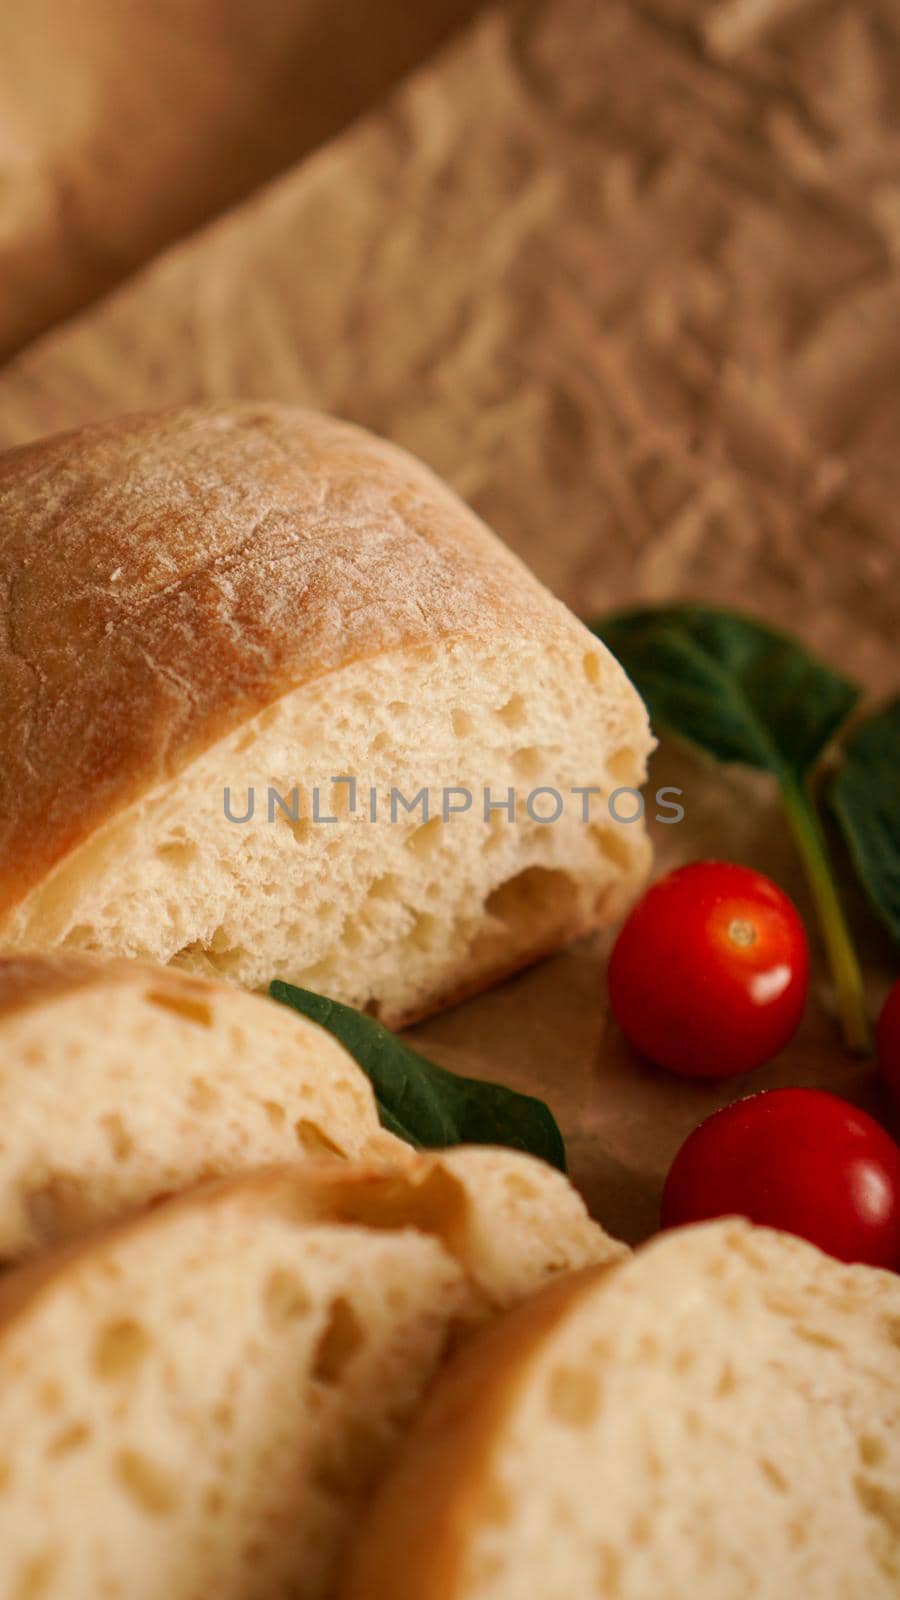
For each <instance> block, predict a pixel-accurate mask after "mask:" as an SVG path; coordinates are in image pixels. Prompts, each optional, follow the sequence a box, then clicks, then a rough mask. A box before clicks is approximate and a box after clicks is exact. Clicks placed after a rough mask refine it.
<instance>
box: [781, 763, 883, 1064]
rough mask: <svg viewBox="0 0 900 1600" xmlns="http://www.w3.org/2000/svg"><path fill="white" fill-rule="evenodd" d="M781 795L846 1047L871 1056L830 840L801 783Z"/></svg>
mask: <svg viewBox="0 0 900 1600" xmlns="http://www.w3.org/2000/svg"><path fill="white" fill-rule="evenodd" d="M782 793H783V797H784V805H785V810H786V812H787V817H788V822H789V823H790V826H791V831H792V833H793V835H794V841H795V843H796V845H797V849H798V850H799V852H800V857H801V860H802V862H803V866H804V870H805V872H806V877H807V882H808V883H809V887H810V890H811V893H812V897H813V901H814V902H815V907H816V912H817V913H818V917H819V924H820V927H821V929H822V937H823V940H824V942H825V949H826V951H827V954H828V962H829V966H830V967H831V975H832V978H833V979H834V989H835V996H836V999H837V1007H838V1012H839V1014H840V1018H841V1025H842V1028H843V1032H844V1039H845V1040H846V1043H847V1048H848V1049H849V1050H852V1051H853V1052H854V1054H856V1055H868V1054H869V1053H870V1052H871V1049H872V1039H871V1033H870V1030H869V1019H868V1017H867V1015H866V1000H865V991H864V988H863V979H862V972H861V971H860V966H859V961H858V960H857V956H856V951H855V950H854V948H853V941H852V940H851V938H850V931H849V929H848V927H847V923H846V919H845V917H844V912H843V908H842V906H841V902H840V900H839V898H838V893H837V889H836V887H835V882H834V876H833V874H832V870H831V864H830V862H829V860H828V848H827V845H826V843H825V835H824V833H823V832H822V827H821V824H820V822H819V819H818V817H817V816H816V813H815V811H814V810H813V807H812V802H811V800H810V798H809V796H808V795H807V794H806V792H805V790H804V789H803V788H802V786H801V785H800V784H796V785H795V784H789V783H788V784H784V785H783V788H782Z"/></svg>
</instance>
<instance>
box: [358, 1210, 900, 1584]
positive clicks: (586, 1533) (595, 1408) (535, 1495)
mask: <svg viewBox="0 0 900 1600" xmlns="http://www.w3.org/2000/svg"><path fill="white" fill-rule="evenodd" d="M898 1313H900V1284H898V1280H897V1279H896V1277H894V1276H893V1275H890V1274H887V1273H882V1272H876V1271H874V1270H872V1269H869V1268H866V1267H847V1266H844V1265H842V1264H840V1263H838V1262H836V1261H833V1260H831V1259H830V1258H827V1257H825V1256H822V1255H821V1254H820V1253H819V1252H818V1251H816V1250H815V1249H813V1248H812V1247H811V1246H809V1245H806V1244H805V1243H803V1242H801V1241H799V1240H795V1239H791V1238H789V1237H787V1236H784V1235H778V1234H774V1233H771V1232H768V1231H767V1230H763V1229H752V1228H750V1227H749V1226H748V1225H746V1224H743V1223H740V1222H723V1223H716V1224H711V1225H707V1226H704V1227H700V1228H694V1229H689V1230H683V1231H681V1232H678V1233H673V1234H669V1235H666V1236H664V1237H662V1238H661V1239H659V1240H658V1241H656V1242H653V1243H651V1244H650V1245H648V1246H645V1247H644V1248H643V1249H642V1250H640V1251H639V1252H638V1253H637V1254H636V1255H635V1256H634V1257H633V1258H631V1259H630V1260H627V1261H625V1262H624V1263H622V1264H620V1265H618V1266H614V1267H613V1268H612V1270H611V1271H599V1272H590V1273H587V1274H584V1275H583V1276H582V1277H581V1278H580V1279H578V1280H574V1281H573V1283H572V1284H571V1285H570V1286H569V1287H567V1286H566V1284H565V1282H563V1283H562V1284H557V1285H554V1286H553V1287H552V1288H551V1289H549V1290H548V1291H546V1292H545V1295H542V1296H538V1297H537V1299H536V1300H534V1301H532V1302H531V1303H530V1304H529V1305H528V1306H525V1307H522V1308H520V1309H519V1310H518V1311H516V1312H513V1313H512V1314H511V1315H510V1316H509V1317H508V1318H506V1319H504V1322H503V1323H501V1324H498V1325H495V1327H494V1328H493V1329H491V1330H488V1332H487V1333H486V1334H485V1335H484V1336H482V1338H481V1340H480V1343H479V1344H478V1345H477V1347H475V1346H473V1347H470V1348H469V1350H468V1351H464V1352H463V1353H462V1354H461V1356H460V1357H458V1358H457V1360H456V1362H455V1363H452V1364H451V1366H450V1368H449V1369H448V1371H447V1372H446V1373H445V1374H444V1375H443V1376H442V1378H441V1379H439V1381H438V1382H437V1383H436V1385H435V1387H434V1390H433V1393H432V1397H431V1399H430V1400H429V1402H428V1403H427V1404H426V1407H425V1411H424V1414H423V1416H422V1419H421V1421H420V1422H418V1423H417V1424H416V1425H415V1426H414V1428H413V1431H412V1435H411V1437H410V1440H409V1441H408V1443H407V1444H405V1445H404V1449H403V1451H402V1452H401V1454H400V1456H399V1459H398V1464H397V1466H396V1468H395V1470H394V1472H393V1474H389V1475H388V1478H387V1481H386V1482H385V1484H384V1486H383V1487H382V1489H381V1490H380V1491H379V1492H378V1493H377V1494H376V1497H375V1501H374V1506H373V1509H372V1512H371V1514H370V1516H369V1518H368V1521H367V1523H366V1524H364V1527H363V1532H362V1538H361V1541H360V1546H359V1550H358V1553H357V1556H356V1559H355V1565H354V1567H353V1572H352V1574H351V1581H349V1582H348V1585H347V1587H346V1588H345V1589H344V1590H342V1596H344V1597H345V1600H362V1597H363V1596H365V1595H372V1594H375V1593H378V1594H380V1595H383V1596H384V1600H411V1597H412V1596H413V1595H415V1596H416V1597H417V1600H437V1597H438V1596H440V1600H521V1597H523V1596H525V1595H530V1594H534V1595H540V1596H541V1597H542V1600H571V1597H573V1596H576V1595H577V1596H582V1595H595V1596H597V1597H598V1600H660V1597H661V1596H679V1597H680V1596H690V1597H691V1600H747V1597H749V1596H751V1595H754V1596H755V1595H758V1596H760V1597H762V1596H765V1597H766V1600H792V1597H795V1596H797V1595H804V1596H805V1595H815V1596H816V1597H817V1600H856V1597H862V1596H863V1595H864V1596H865V1597H866V1600H888V1597H889V1596H891V1597H893V1596H896V1595H897V1594H898V1592H900V1362H898V1353H900V1320H898ZM404 1496H412V1497H414V1499H415V1505H416V1509H415V1511H413V1510H412V1509H410V1510H404ZM417 1518H418V1520H419V1527H418V1528H417V1525H416V1519H417ZM420 1530H421V1531H420ZM401 1548H403V1549H405V1551H406V1562H405V1565H403V1564H401V1563H400V1551H401ZM395 1564H396V1565H395ZM394 1570H396V1571H397V1572H398V1574H401V1575H400V1576H398V1578H397V1580H396V1582H394V1581H393V1580H391V1578H390V1573H391V1572H392V1571H394ZM373 1583H375V1584H376V1585H377V1584H379V1583H380V1585H381V1587H377V1586H376V1587H372V1584H373ZM367 1585H368V1587H367Z"/></svg>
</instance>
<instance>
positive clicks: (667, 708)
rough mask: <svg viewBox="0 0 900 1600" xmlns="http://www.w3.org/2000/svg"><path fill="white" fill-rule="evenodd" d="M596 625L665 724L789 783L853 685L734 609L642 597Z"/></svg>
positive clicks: (850, 702)
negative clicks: (656, 602)
mask: <svg viewBox="0 0 900 1600" xmlns="http://www.w3.org/2000/svg"><path fill="white" fill-rule="evenodd" d="M593 631H594V632H595V633H596V634H597V635H598V637H599V638H601V639H602V640H603V641H604V643H605V644H607V645H608V646H609V648H610V650H611V651H612V653H613V655H614V656H616V657H617V658H618V660H619V661H621V663H622V666H623V667H624V668H625V671H626V672H627V673H628V676H629V677H630V678H631V679H632V681H633V682H634V684H635V685H636V687H637V688H638V690H639V691H640V693H641V694H642V695H643V697H644V699H645V700H646V702H647V707H648V709H649V711H650V715H651V718H652V719H653V720H654V721H655V722H658V723H659V725H660V726H661V727H665V728H668V729H669V730H670V731H671V732H672V733H674V734H677V735H679V736H680V737H681V738H683V739H686V740H688V741H689V743H691V744H693V745H697V746H698V747H699V748H700V749H701V750H706V751H708V752H709V754H710V755H713V756H715V757H716V759H717V760H719V761H740V762H743V763H744V764H745V765H747V766H751V767H760V768H762V769H763V771H765V772H773V773H775V775H776V776H777V777H779V778H781V779H782V780H789V781H792V782H793V783H795V784H796V783H801V782H802V780H803V779H804V777H805V776H806V774H807V772H808V771H809V769H810V768H811V767H812V765H813V764H814V762H815V761H816V760H817V758H818V757H819V756H820V755H821V753H822V751H823V749H824V748H825V746H826V745H827V743H828V741H829V740H830V739H831V738H832V736H833V735H834V733H835V732H836V731H837V729H838V728H839V727H840V725H841V723H842V722H843V721H844V720H845V718H846V717H847V716H849V714H850V712H851V711H852V709H853V707H854V705H855V703H856V700H857V698H858V694H859V691H858V689H857V688H856V686H855V684H852V683H850V682H849V681H848V679H846V678H844V677H841V676H840V674H839V673H836V672H833V671H832V669H831V668H830V667H828V666H826V665H825V663H824V662H822V661H818V660H817V659H816V658H815V657H814V656H811V655H809V653H808V652H807V651H806V650H805V649H804V648H803V646H802V645H801V644H800V643H799V642H798V641H797V640H795V639H791V638H790V637H788V635H786V634H782V633H778V632H776V631H775V630H774V629H772V628H768V627H766V626H764V625H763V624H762V623H760V622H757V621H755V619H754V618H752V617H748V616H743V615H742V614H741V613H740V612H736V611H720V610H716V609H714V608H712V607H711V606H704V605H697V604H683V605H673V606H665V607H658V608H643V607H642V608H639V609H636V610H632V611H623V612H619V613H617V614H616V615H613V616H611V617H606V618H604V619H603V620H602V621H600V622H597V623H595V624H594V625H593Z"/></svg>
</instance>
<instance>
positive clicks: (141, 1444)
mask: <svg viewBox="0 0 900 1600" xmlns="http://www.w3.org/2000/svg"><path fill="white" fill-rule="evenodd" d="M485 1159H486V1158H485ZM503 1159H504V1160H506V1157H504V1158H503ZM511 1159H512V1160H513V1161H514V1160H515V1158H511ZM479 1160H481V1157H479ZM460 1161H463V1162H464V1157H462V1156H457V1157H454V1162H455V1163H456V1164H457V1165H458V1164H459V1162H460ZM530 1165H532V1164H530V1163H526V1167H527V1166H530ZM535 1165H536V1164H535ZM439 1171H440V1168H439V1167H438V1166H436V1165H433V1166H432V1167H431V1168H430V1175H429V1173H428V1172H426V1171H424V1169H423V1173H422V1177H421V1180H417V1181H416V1182H414V1183H411V1184H408V1185H406V1187H405V1188H404V1185H403V1182H402V1180H399V1179H396V1178H395V1179H392V1178H390V1177H389V1176H387V1177H385V1176H382V1177H380V1178H379V1177H377V1176H370V1177H369V1178H368V1179H367V1178H365V1177H363V1176H362V1175H356V1177H353V1176H352V1169H351V1168H349V1167H348V1168H346V1169H344V1172H343V1176H342V1175H341V1173H340V1172H329V1170H328V1169H327V1168H318V1167H317V1166H316V1165H315V1164H309V1165H308V1166H306V1167H303V1168H293V1169H285V1168H282V1169H278V1170H271V1171H269V1172H267V1173H264V1174H260V1175H254V1176H248V1177H243V1178H232V1179H225V1180H220V1181H219V1182H217V1183H213V1184H209V1185H205V1186H202V1187H201V1188H200V1189H199V1190H195V1191H194V1192H192V1193H191V1194H189V1195H187V1196H184V1197H181V1198H179V1199H176V1200H170V1201H167V1202H164V1203H163V1204H161V1205H159V1206H157V1207H155V1208H154V1209H152V1210H151V1211H149V1212H147V1213H145V1214H144V1215H143V1216H141V1217H139V1218H137V1219H134V1220H132V1221H131V1222H129V1223H125V1224H121V1225H119V1226H118V1227H115V1228H112V1229H109V1230H107V1231H104V1232H101V1233H99V1234H95V1235H94V1236H93V1237H92V1238H91V1239H90V1240H88V1241H87V1242H85V1243H84V1244H82V1245H69V1246H62V1247H58V1248H57V1249H56V1250H50V1251H47V1252H45V1253H44V1254H43V1255H41V1256H38V1257H36V1258H34V1260H33V1261H31V1262H28V1263H26V1264H25V1265H23V1266H20V1267H18V1268H16V1269H13V1270H11V1271H9V1272H7V1273H6V1275H5V1276H4V1277H3V1278H2V1279H0V1592H2V1593H3V1594H4V1595H13V1596H15V1597H16V1600H24V1597H27V1600H98V1597H99V1596H103V1597H104V1600H210V1596H213V1595H215V1596H216V1600H298V1597H301V1596H302V1597H303V1600H319V1597H320V1596H326V1595H328V1594H330V1593H332V1592H333V1584H334V1581H335V1577H336V1573H337V1570H338V1567H339V1565H340V1563H341V1560H342V1557H343V1554H344V1553H345V1551H346V1546H347V1543H348V1541H349V1538H350V1536H351V1534H352V1532H353V1531H354V1529H355V1527H356V1524H357V1521H358V1518H359V1515H360V1506H361V1502H362V1499H363V1498H364V1496H365V1495H366V1493H367V1492H368V1490H369V1489H370V1487H371V1484H372V1481H373V1478H374V1477H375V1475H376V1474H377V1472H378V1471H379V1469H380V1468H381V1466H382V1465H383V1463H384V1461H385V1459H386V1458H387V1455H388V1454H389V1452H390V1450H391V1448H392V1447H393V1446H394V1445H395V1443H396V1440H397V1437H398V1435H399V1433H400V1431H401V1429H402V1428H403V1426H404V1425H405V1424H406V1422H407V1421H408V1419H409V1417H410V1414H411V1413H412V1411H413V1409H414V1408H415V1406H416V1404H417V1403H418V1401H419V1400H420V1398H421V1395H422V1392H423V1390H424V1388H425V1385H426V1383H427V1382H428V1381H429V1379H430V1378H431V1376H432V1375H433V1373H434V1371H435V1369H436V1367H437V1366H438V1364H439V1362H440V1361H441V1359H442V1357H443V1354H444V1351H445V1348H446V1345H447V1343H448V1341H449V1340H450V1339H451V1338H452V1337H454V1335H456V1334H457V1332H458V1331H459V1330H461V1329H463V1328H465V1327H466V1326H467V1325H469V1324H471V1322H472V1321H473V1320H477V1319H478V1318H480V1317H483V1316H484V1315H485V1314H486V1313H487V1312H488V1311H489V1309H490V1307H489V1301H490V1300H491V1299H493V1300H495V1301H497V1302H505V1301H508V1300H509V1299H510V1298H511V1281H510V1278H509V1276H508V1274H506V1273H504V1274H502V1275H501V1278H500V1280H499V1281H498V1282H495V1281H494V1278H493V1269H492V1268H491V1266H490V1263H489V1262H488V1261H487V1260H486V1257H485V1254H484V1251H483V1248H482V1244H481V1242H480V1240H479V1239H478V1238H477V1237H476V1236H475V1235H474V1234H473V1231H472V1229H471V1226H470V1224H469V1222H468V1221H467V1218H466V1215H465V1212H466V1203H465V1199H464V1198H463V1199H461V1198H460V1194H459V1193H458V1192H456V1190H455V1189H454V1187H453V1185H452V1183H451V1184H450V1186H449V1188H448V1187H447V1186H446V1185H444V1184H442V1183H440V1182H438V1183H436V1182H435V1181H434V1174H435V1173H436V1172H439ZM447 1171H448V1172H449V1169H447ZM446 1175H447V1173H446V1172H445V1176H446ZM495 1176H496V1175H495ZM491 1181H493V1180H491ZM448 1182H449V1179H448ZM391 1184H393V1188H390V1187H389V1186H390V1185H391ZM460 1187H461V1188H462V1189H463V1191H464V1190H465V1188H466V1182H463V1183H462V1184H461V1186H460ZM348 1219H350V1220H348ZM519 1242H520V1240H519V1237H518V1235H517V1230H516V1227H515V1226H514V1227H513V1228H512V1229H511V1231H510V1233H509V1235H508V1247H509V1250H510V1252H511V1253H515V1251H516V1249H517V1248H518V1246H519ZM526 1244H527V1241H526ZM526 1277H527V1274H526ZM523 1283H524V1279H523Z"/></svg>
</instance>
